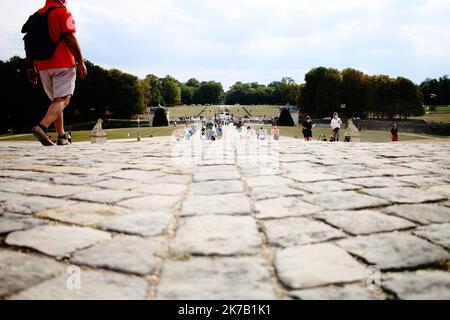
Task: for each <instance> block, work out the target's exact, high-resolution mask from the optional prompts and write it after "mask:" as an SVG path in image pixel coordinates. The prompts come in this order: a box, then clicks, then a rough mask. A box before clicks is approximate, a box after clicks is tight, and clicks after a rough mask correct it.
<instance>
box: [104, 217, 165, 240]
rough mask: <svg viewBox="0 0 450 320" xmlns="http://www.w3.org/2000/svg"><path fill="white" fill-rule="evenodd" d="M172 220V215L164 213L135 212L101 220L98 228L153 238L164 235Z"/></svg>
mask: <svg viewBox="0 0 450 320" xmlns="http://www.w3.org/2000/svg"><path fill="white" fill-rule="evenodd" d="M171 220H172V215H171V214H168V213H164V212H136V213H133V214H126V215H120V216H117V217H113V218H109V219H105V220H103V222H102V223H101V224H100V226H101V227H102V228H104V229H106V230H109V231H114V232H119V233H124V234H130V235H138V236H142V237H155V236H160V235H162V234H163V233H165V232H166V231H167V230H168V228H169V224H170V222H171Z"/></svg>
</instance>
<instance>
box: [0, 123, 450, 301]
mask: <svg viewBox="0 0 450 320" xmlns="http://www.w3.org/2000/svg"><path fill="white" fill-rule="evenodd" d="M224 131H225V138H224V139H223V140H221V141H217V143H211V142H201V141H200V138H199V137H198V136H197V137H195V139H193V140H192V141H191V142H189V143H185V142H181V143H177V142H176V141H175V139H172V138H152V139H144V140H143V141H142V142H141V143H137V142H132V141H131V140H130V141H126V142H125V141H109V142H108V143H107V144H103V145H91V144H89V143H76V144H73V145H71V146H68V147H67V148H42V147H41V146H39V144H38V143H35V142H20V143H19V142H0V159H1V160H2V161H0V299H4V298H12V299H179V298H184V299H227V300H228V299H312V300H320V299H338V300H346V299H350V300H351V299H356V298H357V299H391V298H393V299H397V298H398V299H414V298H417V299H431V298H432V299H434V298H435V299H448V295H447V294H446V293H447V292H448V291H449V290H448V283H447V282H448V275H449V270H448V265H449V262H450V257H449V255H450V252H449V251H448V250H449V239H448V235H449V234H450V228H449V224H450V204H449V203H450V194H449V188H450V160H449V157H448V155H449V154H450V144H449V143H439V144H437V143H433V142H430V143H426V144H422V143H420V144H418V143H414V142H413V143H398V144H390V143H386V144H374V143H358V144H344V143H342V144H338V143H336V144H329V143H327V144H324V143H315V142H313V143H306V142H303V141H301V140H300V139H291V138H283V139H281V140H280V141H279V142H276V143H274V142H273V145H272V144H271V143H272V142H270V141H267V143H266V144H259V145H258V146H257V148H253V149H252V148H248V147H249V146H251V143H252V142H249V141H243V142H242V141H241V140H240V139H239V138H238V137H237V136H236V134H235V132H234V130H233V129H231V128H224ZM197 138H198V139H197ZM235 138H236V139H235ZM268 148H269V149H270V148H272V150H271V151H274V150H275V151H274V153H271V154H265V152H267V151H268ZM419 149H420V150H421V152H420V153H418V152H417V150H419ZM99 154H100V155H101V156H100V157H99ZM188 154H189V155H192V157H190V158H186V155H188ZM72 264H73V265H75V266H78V267H81V269H80V271H81V274H80V275H81V280H82V281H81V288H80V289H81V290H70V289H69V288H68V287H67V280H68V277H69V276H70V274H68V273H67V270H68V269H67V268H68V267H69V265H72ZM378 270H379V272H378ZM374 271H376V272H375V273H374ZM373 276H380V277H382V279H383V281H381V288H378V289H377V288H375V289H376V290H373V289H374V288H372V286H371V287H369V286H368V283H369V280H370V281H372V280H373V278H372V277H373Z"/></svg>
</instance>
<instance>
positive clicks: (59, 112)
mask: <svg viewBox="0 0 450 320" xmlns="http://www.w3.org/2000/svg"><path fill="white" fill-rule="evenodd" d="M69 102H70V96H67V97H65V98H56V99H54V100H53V102H52V104H51V105H50V107H49V108H48V111H47V114H46V115H45V117H44V119H42V121H41V123H40V125H41V126H43V127H45V128H48V127H50V125H51V124H52V123H55V127H56V130H57V131H58V135H59V134H60V133H62V134H61V135H64V128H63V126H62V125H63V121H62V119H63V111H64V109H65V108H66V107H67V106H68V105H69ZM58 119H59V120H58Z"/></svg>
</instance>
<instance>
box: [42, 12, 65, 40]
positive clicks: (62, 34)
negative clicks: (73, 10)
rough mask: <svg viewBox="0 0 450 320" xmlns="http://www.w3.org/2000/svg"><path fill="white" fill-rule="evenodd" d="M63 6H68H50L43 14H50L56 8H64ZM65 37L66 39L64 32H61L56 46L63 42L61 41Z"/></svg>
mask: <svg viewBox="0 0 450 320" xmlns="http://www.w3.org/2000/svg"><path fill="white" fill-rule="evenodd" d="M62 8H64V9H66V7H63V6H56V7H50V8H48V9H47V11H45V12H44V13H43V14H44V15H47V16H48V15H49V14H50V12H52V11H54V10H56V9H62ZM63 39H64V33H61V35H60V36H59V39H58V40H57V41H56V43H55V48H58V46H59V44H60V43H61V41H62V40H63Z"/></svg>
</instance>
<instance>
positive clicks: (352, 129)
mask: <svg viewBox="0 0 450 320" xmlns="http://www.w3.org/2000/svg"><path fill="white" fill-rule="evenodd" d="M347 132H348V133H349V134H350V136H351V137H352V142H361V132H359V130H358V128H357V127H356V126H355V124H354V123H353V120H352V119H349V120H348V128H347Z"/></svg>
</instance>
